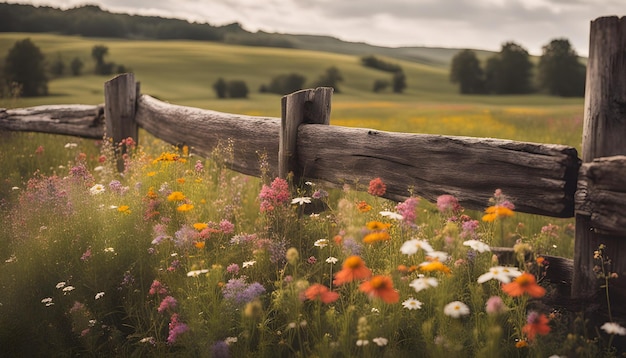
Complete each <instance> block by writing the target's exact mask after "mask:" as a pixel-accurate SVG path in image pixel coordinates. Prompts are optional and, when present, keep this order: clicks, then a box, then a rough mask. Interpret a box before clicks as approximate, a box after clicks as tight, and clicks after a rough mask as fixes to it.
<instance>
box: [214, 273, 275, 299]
mask: <svg viewBox="0 0 626 358" xmlns="http://www.w3.org/2000/svg"><path fill="white" fill-rule="evenodd" d="M245 279H246V278H245V277H240V278H232V279H230V280H228V282H227V283H226V284H225V285H224V288H223V290H222V294H223V295H224V298H225V299H226V300H228V301H231V302H233V303H234V304H236V305H243V304H245V303H248V302H251V301H253V300H254V299H255V298H257V297H259V296H260V295H262V294H264V293H265V287H263V285H261V284H260V283H258V282H254V283H251V284H248V283H246V281H245Z"/></svg>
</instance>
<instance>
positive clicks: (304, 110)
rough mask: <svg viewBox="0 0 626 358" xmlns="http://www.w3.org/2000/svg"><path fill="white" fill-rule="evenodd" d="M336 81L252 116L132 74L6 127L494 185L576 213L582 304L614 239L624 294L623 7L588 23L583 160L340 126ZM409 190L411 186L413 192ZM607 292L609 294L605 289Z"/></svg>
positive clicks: (462, 186) (571, 278) (391, 189)
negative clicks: (164, 91)
mask: <svg viewBox="0 0 626 358" xmlns="http://www.w3.org/2000/svg"><path fill="white" fill-rule="evenodd" d="M331 96H332V88H324V87H322V88H316V89H309V90H303V91H298V92H295V93H293V94H290V95H287V96H284V97H283V98H282V102H281V106H282V115H281V118H269V117H252V116H245V115H238V114H227V113H220V112H215V111H210V110H202V109H197V108H191V107H184V106H178V105H172V104H168V103H165V102H162V101H159V100H157V99H155V98H153V97H150V96H148V95H145V94H140V92H139V85H138V83H136V81H135V77H134V75H133V74H132V73H128V74H123V75H120V76H117V77H115V78H113V79H112V80H110V81H108V82H106V83H105V105H100V106H87V105H53V106H39V107H31V108H21V109H0V130H3V129H4V130H11V131H38V132H46V133H57V134H66V135H73V136H81V137H87V138H102V137H103V136H104V135H105V134H106V136H108V137H111V138H112V139H113V140H114V141H115V142H119V141H121V140H122V139H124V138H127V137H133V138H135V139H137V136H138V128H139V127H142V128H144V129H145V130H146V131H148V132H149V133H151V134H152V135H154V136H155V137H157V138H160V139H162V140H164V141H166V142H168V143H171V144H176V145H182V144H185V145H188V146H190V147H192V148H193V149H194V151H195V152H196V153H198V154H200V155H205V156H208V155H209V154H210V153H211V152H212V151H213V149H214V148H215V147H216V146H218V145H219V144H220V143H224V141H226V140H228V141H231V142H232V146H233V148H234V155H233V156H232V158H230V160H229V161H228V162H227V164H228V165H229V166H230V168H231V169H233V170H235V171H237V172H240V173H243V174H247V175H252V176H260V175H261V169H260V166H259V163H260V160H259V159H260V156H261V155H262V154H265V155H266V158H267V161H268V164H269V167H270V173H271V174H274V175H276V176H280V177H285V176H286V175H287V173H289V172H292V173H293V174H294V176H295V178H296V180H300V179H302V180H312V181H316V182H320V183H326V184H327V185H330V186H342V185H343V184H344V183H355V182H360V183H368V182H369V181H370V180H371V179H372V178H375V177H381V178H382V180H383V181H384V182H385V183H386V185H387V194H386V195H385V196H386V197H387V198H389V199H392V200H397V201H400V200H403V199H404V198H406V197H408V196H409V195H410V194H411V193H412V194H413V195H417V196H420V197H422V198H425V199H428V200H431V201H433V200H435V199H436V198H437V196H439V195H441V194H452V195H455V196H456V197H457V198H458V199H459V201H460V202H461V203H462V204H463V206H464V207H466V208H469V209H476V210H482V209H483V208H484V205H485V203H487V201H488V199H489V198H490V197H491V195H492V194H493V192H494V190H495V189H497V188H501V189H503V190H504V191H505V192H506V193H507V195H509V196H511V197H512V198H513V200H514V202H515V205H516V210H517V211H521V212H526V213H532V214H539V215H545V216H552V217H575V218H576V219H575V220H576V242H575V256H574V259H573V264H572V262H571V260H570V262H569V265H568V266H569V270H572V271H570V272H569V273H568V274H567V277H564V278H561V279H562V280H564V281H566V282H563V283H565V284H567V285H568V286H569V285H571V292H570V293H571V299H572V300H573V301H574V302H578V303H579V304H580V307H585V306H586V305H587V304H588V303H589V302H592V301H594V300H596V299H597V298H598V280H597V277H596V276H595V274H594V272H593V267H594V265H595V262H594V260H593V252H594V250H596V249H597V247H598V245H599V244H600V243H603V244H605V245H606V246H607V249H608V250H609V253H610V254H609V255H610V258H611V259H612V267H611V271H612V272H616V273H618V275H619V277H618V278H617V279H615V280H614V281H612V283H611V296H612V297H611V298H612V300H617V301H615V302H624V299H626V142H625V140H626V17H622V18H618V17H615V16H613V17H601V18H598V19H596V20H594V21H592V22H591V32H590V49H589V59H588V64H587V81H586V96H585V107H584V111H585V113H584V128H583V138H582V144H583V146H582V159H581V158H579V157H578V153H577V151H576V149H575V148H573V147H569V146H564V145H556V144H539V143H529V142H517V141H510V140H500V139H487V138H470V137H458V136H444V135H425V134H408V133H392V132H384V131H378V130H372V129H363V128H348V127H340V126H331V125H329V123H330V111H331ZM409 189H410V190H411V191H409ZM600 301H601V300H600Z"/></svg>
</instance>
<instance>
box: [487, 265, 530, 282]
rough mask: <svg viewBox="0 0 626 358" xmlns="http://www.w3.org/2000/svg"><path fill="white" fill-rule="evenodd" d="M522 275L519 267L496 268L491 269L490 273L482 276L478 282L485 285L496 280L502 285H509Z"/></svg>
mask: <svg viewBox="0 0 626 358" xmlns="http://www.w3.org/2000/svg"><path fill="white" fill-rule="evenodd" d="M521 274H522V273H521V272H520V271H519V270H518V269H517V267H508V266H494V267H492V268H490V269H489V272H487V273H484V274H482V275H480V276H479V277H478V280H477V281H478V283H484V282H487V281H489V280H491V279H496V280H498V281H500V282H502V283H509V282H511V279H512V278H515V277H517V276H519V275H521Z"/></svg>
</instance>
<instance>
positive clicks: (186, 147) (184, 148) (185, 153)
mask: <svg viewBox="0 0 626 358" xmlns="http://www.w3.org/2000/svg"><path fill="white" fill-rule="evenodd" d="M183 156H184V157H188V156H189V146H188V145H183Z"/></svg>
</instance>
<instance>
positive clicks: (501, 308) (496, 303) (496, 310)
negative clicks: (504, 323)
mask: <svg viewBox="0 0 626 358" xmlns="http://www.w3.org/2000/svg"><path fill="white" fill-rule="evenodd" d="M507 309H508V307H507V306H506V305H505V304H504V302H503V301H502V298H500V296H491V297H489V299H488V300H487V303H486V304H485V311H487V313H488V314H500V313H504V312H506V310H507Z"/></svg>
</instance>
